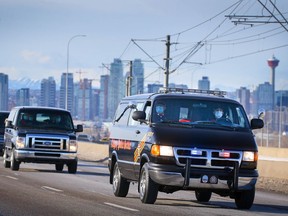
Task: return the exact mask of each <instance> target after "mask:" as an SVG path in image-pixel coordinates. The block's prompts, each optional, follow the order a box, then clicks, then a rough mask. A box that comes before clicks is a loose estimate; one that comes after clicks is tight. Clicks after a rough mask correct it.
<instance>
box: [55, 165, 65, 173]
mask: <svg viewBox="0 0 288 216" xmlns="http://www.w3.org/2000/svg"><path fill="white" fill-rule="evenodd" d="M63 168H64V164H55V169H56V171H58V172H62V171H63Z"/></svg>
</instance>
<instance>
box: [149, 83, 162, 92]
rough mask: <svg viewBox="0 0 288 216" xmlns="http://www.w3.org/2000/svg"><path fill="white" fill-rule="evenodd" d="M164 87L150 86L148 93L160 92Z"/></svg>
mask: <svg viewBox="0 0 288 216" xmlns="http://www.w3.org/2000/svg"><path fill="white" fill-rule="evenodd" d="M162 87H163V84H148V93H156V92H159V90H160V88H162Z"/></svg>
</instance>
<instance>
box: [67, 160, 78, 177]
mask: <svg viewBox="0 0 288 216" xmlns="http://www.w3.org/2000/svg"><path fill="white" fill-rule="evenodd" d="M77 165H78V161H77V160H75V161H73V162H70V163H68V164H67V166H68V173H71V174H75V173H76V172H77Z"/></svg>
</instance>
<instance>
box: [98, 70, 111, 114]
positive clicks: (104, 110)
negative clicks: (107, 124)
mask: <svg viewBox="0 0 288 216" xmlns="http://www.w3.org/2000/svg"><path fill="white" fill-rule="evenodd" d="M109 77H110V76H109V75H102V76H101V77H100V95H99V117H100V119H103V120H107V119H108V89H109Z"/></svg>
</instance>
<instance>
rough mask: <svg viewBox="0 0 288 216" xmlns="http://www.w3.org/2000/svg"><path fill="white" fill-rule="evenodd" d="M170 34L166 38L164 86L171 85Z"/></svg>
mask: <svg viewBox="0 0 288 216" xmlns="http://www.w3.org/2000/svg"><path fill="white" fill-rule="evenodd" d="M170 45H171V43H170V35H167V40H166V58H164V60H166V64H165V82H164V88H168V87H169V61H170Z"/></svg>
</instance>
